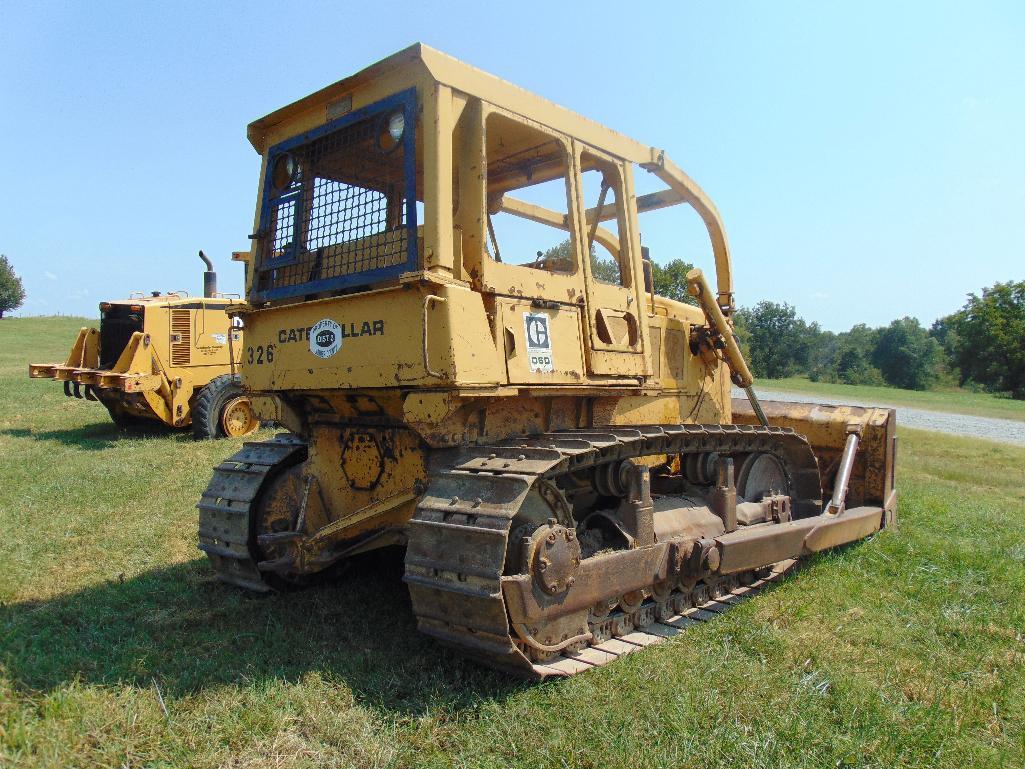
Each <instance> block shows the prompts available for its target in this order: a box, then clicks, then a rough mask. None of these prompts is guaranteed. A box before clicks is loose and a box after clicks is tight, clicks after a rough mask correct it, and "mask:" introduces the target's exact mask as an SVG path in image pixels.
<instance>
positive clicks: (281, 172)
mask: <svg viewBox="0 0 1025 769" xmlns="http://www.w3.org/2000/svg"><path fill="white" fill-rule="evenodd" d="M294 178H295V158H294V157H292V155H291V154H289V153H287V152H286V153H285V154H284V155H278V157H277V158H276V159H275V161H274V168H273V169H272V170H271V184H273V185H274V189H276V190H283V189H285V188H286V187H287V186H288V185H290V184H291V183H292V180H293V179H294Z"/></svg>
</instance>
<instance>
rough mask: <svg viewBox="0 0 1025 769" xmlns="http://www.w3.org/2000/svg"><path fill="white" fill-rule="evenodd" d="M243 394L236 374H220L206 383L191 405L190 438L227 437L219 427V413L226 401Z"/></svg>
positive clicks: (210, 438)
mask: <svg viewBox="0 0 1025 769" xmlns="http://www.w3.org/2000/svg"><path fill="white" fill-rule="evenodd" d="M244 392H245V391H244V390H243V389H242V380H241V378H240V377H239V375H238V374H222V375H221V376H219V377H214V378H213V379H211V380H210V381H209V382H207V383H206V386H205V387H203V389H201V390H200V391H199V395H197V396H196V399H195V401H193V404H192V437H193V438H195V439H196V440H197V441H205V440H220V439H221V438H225V437H227V436H226V435H225V433H224V427H223V425H221V412H222V411H223V410H224V407H225V406H226V405H227V403H228V401H230V400H231V399H232V398H237V397H238V396H239V395H243V394H244Z"/></svg>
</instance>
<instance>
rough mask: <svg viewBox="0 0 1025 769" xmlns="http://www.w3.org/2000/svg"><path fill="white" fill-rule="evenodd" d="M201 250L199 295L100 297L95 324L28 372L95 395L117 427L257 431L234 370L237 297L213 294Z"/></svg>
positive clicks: (200, 434) (212, 434) (203, 433)
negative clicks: (63, 352) (61, 358)
mask: <svg viewBox="0 0 1025 769" xmlns="http://www.w3.org/2000/svg"><path fill="white" fill-rule="evenodd" d="M199 256H200V258H201V259H202V260H203V262H204V264H205V266H206V270H205V271H204V273H203V296H202V298H200V297H192V296H189V295H188V294H187V293H186V292H184V291H173V292H169V293H163V294H162V293H160V292H159V291H154V292H151V293H150V294H149V295H144V294H138V295H133V296H131V297H130V298H128V299H120V300H113V301H109V302H100V327H99V329H96V328H91V327H83V328H82V329H81V330H80V331H79V332H78V336H77V337H76V339H75V343H74V344H73V345H72V347H71V352H70V353H69V355H68V358H67V360H66V361H65V362H64V363H63V364H59V363H32V364H29V376H30V377H31V378H33V379H55V380H57V381H59V382H63V383H64V394H65V395H67V396H68V397H75V398H82V399H84V400H91V401H99V402H100V403H101V404H103V406H105V407H106V409H107V411H108V412H109V413H110V417H111V419H113V420H114V423H115V424H116V425H117V426H118V427H119V428H121V429H129V428H133V427H144V426H149V425H156V424H164V425H167V426H169V427H173V428H188V427H190V426H191V428H192V434H193V435H194V436H195V437H196V438H197V439H204V438H224V437H227V436H230V437H241V436H245V435H249V434H250V433H252V432H253V431H255V430H256V429H257V428H258V427H259V425H260V422H259V420H258V418H257V417H256V415H255V414H254V412H253V405H252V400H251V398H250V397H249V395H248V394H247V393H246V392H244V391H243V389H242V385H241V382H240V378H239V375H238V374H237V373H236V372H235V369H236V368H237V366H238V364H239V362H240V357H241V355H242V343H243V340H242V332H241V330H240V329H239V328H237V327H235V326H233V324H232V320H231V318H230V317H229V315H228V312H229V310H231V309H232V308H233V307H234V306H237V305H238V304H239V303H240V302H239V300H238V299H232V298H231V297H227V296H224V295H221V294H218V293H217V273H216V272H215V271H214V269H213V264H212V262H211V261H210V259H209V258H208V257H207V256H206V255H205V254H204V253H203V252H202V251H200V252H199ZM246 258H248V254H245V253H240V254H238V255H237V260H238V261H245V259H246Z"/></svg>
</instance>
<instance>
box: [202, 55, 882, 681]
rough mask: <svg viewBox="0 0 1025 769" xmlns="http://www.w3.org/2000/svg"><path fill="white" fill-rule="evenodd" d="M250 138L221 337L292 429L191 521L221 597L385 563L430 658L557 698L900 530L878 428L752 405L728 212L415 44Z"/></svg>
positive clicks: (856, 412)
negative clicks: (676, 220)
mask: <svg viewBox="0 0 1025 769" xmlns="http://www.w3.org/2000/svg"><path fill="white" fill-rule="evenodd" d="M249 138H250V141H251V142H252V144H253V146H254V147H255V148H256V150H257V151H258V152H259V153H260V154H261V156H262V160H263V164H262V170H261V188H260V197H259V200H258V203H257V210H256V225H255V232H254V235H253V240H254V248H253V252H252V257H251V264H250V270H249V275H248V285H247V293H246V303H245V304H244V305H242V306H240V307H238V308H235V309H233V312H234V313H237V314H238V316H239V317H240V318H241V319H242V320H243V321H244V325H245V334H246V340H245V354H244V357H243V361H242V374H243V381H244V382H245V384H246V386H247V388H249V389H251V390H252V391H253V392H254V393H262V394H267V395H272V396H274V402H275V403H276V408H275V410H274V412H273V414H267V416H268V417H272V418H274V419H276V420H277V421H279V422H280V423H282V424H283V425H284V426H286V427H287V428H288V429H289V430H290V431H291V434H289V435H284V436H279V437H278V438H276V439H274V440H271V441H264V442H261V443H251V444H247V446H246V447H245V448H244V449H243V450H242V451H240V452H239V453H237V454H236V455H235V456H233V457H232V458H231V459H230V460H228V461H227V462H224V463H222V464H221V465H220V466H218V468H217V469H216V471H215V473H214V476H213V479H212V481H211V483H210V486H209V488H208V489H207V491H206V492H205V494H204V495H203V498H202V500H201V502H200V503H199V509H200V530H199V536H200V548H201V549H202V550H204V551H205V552H206V553H207V555H208V556H209V558H210V561H211V563H212V564H213V566H214V568H215V569H216V570H217V573H218V575H219V576H220V577H221V578H222V579H224V580H226V581H228V582H231V583H234V584H237V585H240V586H243V587H247V588H251V589H254V590H267V589H271V588H282V587H287V586H290V585H302V584H307V583H309V582H312V581H314V580H315V579H316V578H317V577H318V575H322V574H324V573H325V572H326V571H327V570H328V569H329V568H330V567H331V566H333V565H334V564H336V563H338V562H339V561H340V560H342V559H344V558H346V557H348V556H351V555H353V554H356V553H360V552H363V551H366V550H370V549H372V548H377V547H382V546H384V545H389V544H395V543H401V544H405V545H406V548H407V549H406V557H405V564H406V573H405V582H406V583H407V584H408V586H409V590H410V595H411V598H412V605H413V611H414V612H415V613H416V615H417V620H418V624H419V627H420V629H421V630H422V631H423V632H425V633H427V634H429V635H430V636H432V637H434V638H436V639H438V640H440V641H442V642H444V643H446V644H449V645H451V646H453V647H455V648H457V649H459V650H461V651H462V652H464V653H466V654H468V655H471V656H473V657H475V658H477V659H479V660H481V661H483V662H485V663H486V664H489V665H492V666H494V667H497V668H500V669H503V670H508V671H511V672H514V673H517V674H521V675H526V676H533V677H538V676H546V675H565V674H569V673H573V672H577V671H579V670H583V669H587V668H588V667H589V666H592V665H595V664H601V663H602V662H604V661H607V660H608V659H610V658H614V657H615V656H616V654H617V653H621V652H622V651H623V649H624V648H625V647H630V648H637V647H638V646H643V645H645V644H646V643H650V642H651V639H655V640H657V639H658V638H659V637H661V636H662V635H665V634H666V633H668V632H670V630H672V629H673V628H674V627H678V626H679V625H680V624H681V623H683V624H685V623H686V621H689V620H688V616H687V615H688V614H689V613H691V612H699V613H701V617H704V616H705V615H708V611H706V608H709V607H713V604H714V605H715V606H716V607H719V608H725V605H726V603H727V602H729V601H731V600H732V599H733V598H734V597H736V596H739V595H740V593H741V592H743V591H745V590H748V589H749V587H748V586H750V585H751V584H752V583H756V584H757V581H758V580H760V579H763V578H765V577H766V576H767V575H768V574H769V570H770V569H771V568H772V567H773V565H774V564H779V563H780V562H785V561H786V560H787V559H792V558H797V557H800V556H802V555H805V554H807V553H811V552H816V551H819V550H822V549H825V548H829V547H833V546H835V545H839V544H842V543H845V542H851V541H854V540H857V539H859V538H862V537H865V536H867V535H868V534H870V533H872V532H874V531H876V530H878V529H879V528H881V527H883V526H884V525H887V524H889V523H890V522H892V521H893V518H894V515H895V509H896V502H895V500H896V495H895V491H894V476H893V455H894V440H895V439H894V429H895V417H894V413H893V412H892V411H889V410H885V409H861V408H851V407H814V408H812V407H805V406H787V405H782V404H766V406H765V409H764V410H763V409H762V408H761V406H760V405H759V404H758V401H757V399H756V398H755V396H754V392H753V390H752V389H751V384H752V379H751V375H750V373H749V371H748V369H747V366H746V364H745V363H744V360H743V357H742V355H741V352H740V349H739V347H738V346H737V344H736V341H735V339H734V336H733V330H732V314H733V311H734V296H733V277H732V265H731V261H730V253H729V249H728V245H727V240H726V234H725V231H724V229H723V226H722V223H721V221H720V218H719V215H718V213H717V211H716V209H715V207H714V206H713V205H712V203H711V202H710V201H709V200H708V198H707V197H706V196H705V195H704V193H703V192H702V191H701V190H700V189H699V188H698V187H697V185H696V184H695V183H694V182H693V181H692V180H691V179H690V178H689V177H687V175H686V174H684V173H683V172H682V171H681V170H680V169H679V168H678V167H677V166H676V165H675V164H674V163H673V162H672V161H671V160H670V159H669V158H668V157H667V156H666V154H665V153H664V152H663V151H662V150H658V149H654V148H652V147H648V146H645V145H643V144H640V143H638V142H635V141H633V140H631V139H628V138H627V137H625V136H622V135H620V134H618V133H615V132H613V131H610V130H608V129H607V128H604V127H602V126H600V125H598V124H597V123H594V122H592V121H589V120H586V119H584V118H582V117H580V116H578V115H576V114H574V113H572V112H570V111H568V110H566V109H563V108H561V107H558V106H557V105H555V104H552V103H551V102H548V101H545V100H544V99H541V98H539V97H537V96H534V95H532V94H530V93H527V92H526V91H523V90H521V89H519V88H517V87H515V86H513V85H510V84H509V83H506V82H504V81H502V80H500V79H498V78H495V77H493V76H491V75H488V74H486V73H484V72H481V71H479V70H477V69H474V68H472V67H469V66H467V65H465V64H463V63H461V62H459V61H456V60H455V59H452V58H450V57H448V56H446V55H444V54H442V53H439V52H437V51H434V50H432V49H430V48H427V47H426V46H422V45H416V46H413V47H411V48H409V49H407V50H405V51H402V52H400V53H398V54H395V55H394V56H391V57H389V58H388V59H385V60H384V61H381V62H379V63H377V64H375V65H373V66H371V67H369V68H368V69H366V70H363V71H362V72H360V73H358V74H356V75H354V76H352V77H349V78H347V79H345V80H342V81H340V82H338V83H335V84H334V85H332V86H329V87H328V88H325V89H324V90H322V91H319V92H317V93H315V94H313V95H311V96H308V97H306V98H305V99H302V100H300V101H298V102H296V103H294V104H291V105H289V106H287V107H285V108H283V109H280V110H278V111H277V112H274V113H272V114H271V115H268V116H267V117H265V118H263V119H261V120H258V121H256V122H255V123H253V124H251V125H250V127H249ZM638 174H650V175H653V177H655V178H656V179H657V180H659V181H660V182H661V185H660V187H661V188H660V189H658V190H657V191H655V192H652V193H648V194H642V195H639V194H637V192H636V188H635V179H636V177H637V175H638ZM680 204H685V205H689V206H690V207H692V208H693V209H694V210H695V211H697V213H698V214H699V215H700V217H701V219H702V220H703V221H704V223H705V225H706V227H707V230H708V234H709V237H710V239H711V244H712V251H713V253H714V257H715V278H716V288H715V289H712V288H711V287H710V286H709V285H708V283H707V282H706V280H705V278H704V276H703V275H702V273H701V272H700V271H698V270H695V271H693V272H692V273H691V274H690V275H689V276H688V279H689V290H690V291H691V293H692V294H694V296H695V297H696V298H697V300H698V302H699V306H689V305H686V304H683V303H680V302H676V301H672V300H669V299H666V298H664V297H660V296H657V295H655V294H654V293H653V292H652V290H651V286H650V281H647V280H646V276H647V274H648V271H647V268H646V254H645V250H644V249H642V248H641V233H642V231H643V229H644V214H645V213H646V212H649V211H653V210H656V209H664V208H667V207H671V206H677V205H680ZM517 227H519V228H520V231H519V234H516V228H517ZM510 233H513V234H511V235H510ZM567 240H568V245H566V246H565V247H562V246H558V244H559V243H561V242H564V241H567ZM546 247H553V248H554V250H548V251H547V252H544V251H542V250H541V249H544V248H546ZM560 248H561V249H562V250H560ZM667 256H669V255H667ZM599 264H601V265H604V266H603V267H602V268H601V269H600V270H599V269H598V265H599ZM731 383H732V384H736V385H737V386H740V387H742V388H746V390H747V393H748V397H749V400H748V401H742V402H740V401H738V402H733V401H732V400H731ZM766 415H767V416H768V418H766ZM714 599H718V601H716V600H714ZM696 607H697V608H696ZM702 607H703V608H702ZM709 616H710V615H709ZM699 618H700V617H699ZM674 623H675V624H674ZM646 639H647V640H646ZM616 644H619V646H617V645H616ZM631 645H632V646H631ZM617 650H618V651H617Z"/></svg>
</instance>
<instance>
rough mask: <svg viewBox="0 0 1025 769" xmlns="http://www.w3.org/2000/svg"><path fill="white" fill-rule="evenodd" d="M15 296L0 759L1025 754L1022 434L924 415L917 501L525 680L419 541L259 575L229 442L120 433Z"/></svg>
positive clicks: (913, 491)
mask: <svg viewBox="0 0 1025 769" xmlns="http://www.w3.org/2000/svg"><path fill="white" fill-rule="evenodd" d="M78 325H79V323H78V322H77V321H75V320H71V319H25V320H19V319H15V320H2V321H0V526H2V531H3V536H2V537H0V564H2V568H0V766H4V767H7V766H11V767H56V766H75V767H92V766H102V767H123V766H128V767H143V766H146V767H171V766H174V767H212V766H231V767H248V766H257V767H315V766H316V767H320V766H330V767H346V766H354V767H392V766H395V767H419V766H426V767H449V766H459V767H505V766H524V767H552V766H569V767H594V768H597V767H602V768H606V767H641V766H658V767H670V766H692V767H731V769H738V768H744V769H746V768H747V767H770V766H773V767H774V766H794V767H861V766H864V767H869V766H871V767H950V768H951V769H954V768H956V769H964V768H965V767H976V766H981V767H998V766H1022V765H1023V764H1025V600H1023V595H1025V541H1023V539H1025V538H1023V536H1022V532H1023V530H1025V490H1023V489H1025V470H1023V468H1025V450H1022V449H1017V448H1014V447H1010V446H1004V445H998V444H989V443H983V442H978V441H969V440H961V439H953V438H947V437H943V436H940V435H938V434H934V433H923V432H911V431H907V432H902V433H901V441H902V444H901V451H900V457H899V459H900V465H899V486H900V493H901V501H900V515H901V527H900V529H899V530H898V531H896V532H892V531H890V532H884V533H882V534H879V535H877V536H875V537H873V538H872V539H870V540H868V541H865V542H862V543H859V544H857V545H854V546H851V547H848V548H846V549H844V550H843V551H840V552H834V553H831V554H826V555H824V556H821V557H817V558H815V559H813V560H812V561H811V562H810V563H809V564H808V565H807V567H806V568H805V569H804V570H803V571H802V572H800V573H799V574H798V575H796V577H794V578H792V579H790V580H789V581H787V582H785V583H784V584H782V585H780V586H778V587H777V588H774V589H773V590H771V591H770V592H767V593H763V594H762V595H760V596H759V597H757V598H755V599H754V600H752V601H749V602H747V603H745V604H742V605H740V606H739V607H737V608H736V609H734V610H733V611H731V612H730V613H728V614H726V615H725V616H723V617H720V618H719V619H717V620H716V621H714V622H711V623H708V624H706V625H702V626H700V627H697V628H694V629H692V630H690V631H688V632H687V633H685V634H683V635H682V636H680V637H679V638H677V639H675V640H673V641H671V642H668V643H666V644H662V645H660V646H657V647H652V648H649V649H647V650H645V651H644V652H642V653H638V654H634V655H631V656H630V657H626V658H624V659H622V660H619V661H617V662H615V663H613V664H612V665H610V666H607V667H605V668H601V669H597V670H594V671H591V672H590V673H588V674H586V675H584V676H579V677H577V678H574V679H572V680H568V681H561V682H559V681H556V682H552V683H546V684H543V685H530V684H525V683H522V682H518V681H514V680H509V679H507V678H505V677H503V676H501V675H498V674H495V673H492V672H490V671H487V670H483V669H480V668H478V667H476V666H475V665H473V664H471V663H468V662H465V661H463V660H461V659H459V658H457V657H455V656H453V655H452V654H451V653H450V652H448V651H446V650H444V649H442V648H441V647H439V646H437V645H435V644H434V643H433V642H431V641H429V640H426V639H423V638H421V637H419V636H418V635H417V633H416V631H415V628H414V625H413V621H412V619H411V617H410V611H409V603H408V599H407V597H406V594H405V588H404V586H403V585H402V583H401V581H400V579H401V556H400V555H399V554H396V553H393V552H387V553H383V554H381V555H377V556H371V557H368V558H364V559H362V560H360V561H358V562H356V563H355V564H354V566H353V568H352V570H351V571H350V573H349V574H348V575H347V576H345V577H343V578H342V579H340V580H339V581H338V582H337V583H336V584H333V585H331V586H329V587H326V588H323V589H316V590H311V591H306V592H301V593H296V594H291V595H286V596H272V597H269V598H266V597H251V596H248V595H244V594H242V593H240V592H238V591H236V590H234V589H231V588H228V587H226V586H223V585H221V584H219V583H217V582H216V581H215V580H214V579H213V577H212V575H211V572H210V570H209V569H208V568H207V566H206V564H205V562H204V560H203V559H202V558H201V557H200V553H199V552H198V551H197V550H196V549H195V541H196V535H195V527H196V510H195V508H194V504H195V502H196V500H197V499H198V497H199V494H200V492H201V490H202V489H203V487H204V486H205V484H206V482H207V480H208V476H209V470H208V468H210V467H211V466H212V465H213V464H215V463H216V462H217V461H219V460H220V459H221V458H223V457H224V456H226V455H227V454H229V453H230V452H232V451H233V450H234V448H235V445H234V444H232V443H230V442H220V443H203V444H197V443H194V442H192V441H191V440H190V439H189V438H188V437H186V436H184V435H168V434H161V433H156V434H154V435H149V436H143V437H123V436H120V435H118V434H117V433H116V432H115V430H114V428H113V426H112V425H111V424H109V422H108V420H107V417H106V413H105V412H104V411H103V409H102V408H101V407H100V406H99V405H98V404H95V403H87V402H82V401H74V400H69V399H66V398H65V397H64V396H63V394H62V393H61V392H60V388H59V387H58V386H56V385H55V384H54V383H52V382H45V381H29V380H28V379H27V377H26V364H27V363H28V361H29V359H33V360H44V361H45V360H52V359H57V358H59V357H61V356H62V354H63V353H64V352H65V351H66V348H67V347H68V345H69V344H70V338H71V336H72V334H73V332H74V330H75V329H76V328H77V327H78Z"/></svg>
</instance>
